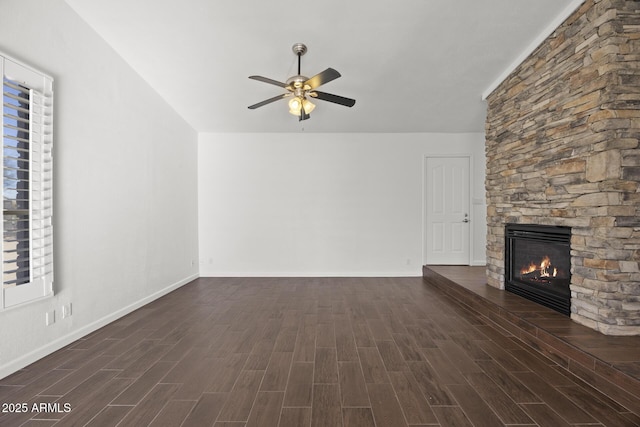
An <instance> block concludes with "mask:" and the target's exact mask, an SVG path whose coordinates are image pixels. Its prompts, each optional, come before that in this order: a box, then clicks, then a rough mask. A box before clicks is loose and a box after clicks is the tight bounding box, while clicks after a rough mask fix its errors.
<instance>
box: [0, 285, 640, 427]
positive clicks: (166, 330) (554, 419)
mask: <svg viewBox="0 0 640 427" xmlns="http://www.w3.org/2000/svg"><path fill="white" fill-rule="evenodd" d="M0 402H2V403H3V408H6V411H5V413H2V414H0V425H1V426H11V427H13V426H21V425H25V426H54V425H55V426H64V427H67V426H84V425H89V426H116V425H117V426H147V425H150V426H198V427H201V426H214V427H244V426H246V427H249V426H259V427H270V426H273V427H276V426H282V427H311V426H313V427H336V426H343V427H367V426H375V427H403V426H415V427H417V426H491V427H494V426H499V425H513V426H516V425H517V426H536V425H537V426H585V425H588V426H604V425H606V426H637V425H640V417H638V415H636V414H634V413H633V412H632V411H631V410H629V409H628V408H625V407H624V406H623V405H621V404H620V403H617V402H615V401H613V400H612V399H610V398H609V397H608V396H607V395H605V394H604V393H601V392H599V391H598V390H596V389H595V388H593V387H590V386H589V385H587V384H585V383H584V382H582V381H580V380H579V379H577V377H574V376H572V375H571V374H569V373H568V372H567V371H566V370H565V369H562V368H561V367H560V366H559V365H558V364H557V363H556V361H554V360H553V359H550V358H546V357H544V356H543V355H542V354H541V353H538V352H536V351H534V350H532V349H531V348H530V347H529V346H527V345H525V344H524V343H523V342H522V341H521V340H519V339H517V338H516V337H515V336H514V335H513V334H512V333H511V332H508V331H507V330H506V329H503V328H501V327H500V326H498V325H497V324H496V323H494V322H492V321H490V320H489V319H488V318H487V317H486V316H483V315H481V314H479V313H478V312H476V311H474V310H470V309H465V307H464V306H461V305H459V304H457V303H456V302H455V301H454V300H453V299H451V297H450V296H448V295H446V294H445V293H444V292H442V291H440V290H438V289H437V288H436V287H432V286H428V285H427V284H425V283H424V282H423V279H422V278H421V277H416V278H305V279H296V278H284V279H279V278H266V279H265V278H243V279H239V278H235V279H224V278H215V279H212V278H202V279H198V280H196V281H194V282H192V283H190V284H188V285H186V286H184V287H182V288H180V289H178V290H177V291H175V292H173V293H171V294H169V295H167V296H165V297H163V298H161V299H159V300H157V301H155V302H153V303H151V304H149V305H147V306H145V307H143V308H141V309H139V310H137V311H135V312H133V313H131V314H130V315H128V316H126V317H124V318H122V319H120V320H118V321H116V322H114V323H112V324H110V325H108V326H106V327H104V328H102V329H100V330H98V331H96V332H94V333H93V334H91V335H89V336H87V337H85V338H84V339H81V340H79V341H77V342H75V343H73V344H72V345H70V346H68V347H66V348H64V349H62V350H60V351H58V352H56V353H54V354H52V355H50V356H48V357H46V358H44V359H42V360H40V361H39V362H37V363H35V364H33V365H31V366H29V367H27V368H25V369H24V370H21V371H19V372H17V373H15V374H14V375H11V376H10V377H7V378H5V379H3V380H0ZM11 404H25V405H26V408H22V406H20V407H16V406H15V405H14V406H10V405H11ZM34 404H36V406H35V407H34V406H33V405H34ZM9 409H10V410H9ZM18 409H25V410H24V411H21V412H20V411H18ZM40 409H42V410H40Z"/></svg>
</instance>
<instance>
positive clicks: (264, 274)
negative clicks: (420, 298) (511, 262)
mask: <svg viewBox="0 0 640 427" xmlns="http://www.w3.org/2000/svg"><path fill="white" fill-rule="evenodd" d="M421 269H422V266H421V267H420V270H419V271H415V272H407V271H400V272H389V271H380V272H371V271H367V272H351V271H341V272H321V273H319V272H309V271H300V272H290V271H282V272H273V271H269V272H246V271H223V272H219V271H217V272H215V273H207V272H200V277H420V276H422V270H421Z"/></svg>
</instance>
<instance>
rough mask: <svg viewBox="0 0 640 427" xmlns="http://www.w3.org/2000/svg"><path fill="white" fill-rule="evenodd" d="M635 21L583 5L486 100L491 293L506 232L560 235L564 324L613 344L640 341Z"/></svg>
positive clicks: (501, 268)
mask: <svg viewBox="0 0 640 427" xmlns="http://www.w3.org/2000/svg"><path fill="white" fill-rule="evenodd" d="M638 22H640V6H639V4H638V2H635V1H624V0H586V1H585V2H584V3H583V4H582V6H580V7H579V9H578V10H576V11H575V12H574V13H573V15H572V16H570V17H569V18H568V19H567V20H566V21H565V22H564V23H563V24H562V25H561V26H560V27H558V29H556V31H555V32H554V33H553V34H552V35H550V36H549V37H548V38H547V39H546V40H545V41H544V42H543V43H542V44H541V45H540V46H538V48H537V49H536V50H535V51H534V52H533V53H532V54H531V55H530V56H529V58H527V59H526V60H525V61H524V62H523V63H522V64H520V65H519V66H518V68H517V69H516V70H514V72H513V73H511V75H510V76H509V77H507V78H506V79H505V80H504V81H503V82H502V83H501V84H500V86H498V87H497V88H496V89H495V90H494V91H493V92H492V93H491V94H490V95H489V96H488V98H487V101H488V107H487V121H486V155H487V178H486V189H487V225H488V230H487V280H488V283H489V284H490V285H492V286H495V287H498V288H501V289H504V287H505V275H506V274H507V271H506V269H505V252H506V250H505V233H506V231H505V229H506V226H507V224H523V225H529V224H538V225H546V226H561V227H567V228H569V229H570V230H571V237H570V270H571V271H570V272H571V275H570V279H569V280H570V285H569V286H570V313H571V318H572V319H574V320H575V321H576V322H578V323H581V324H584V325H586V326H589V327H591V328H593V329H596V330H598V331H601V332H602V333H604V334H610V335H640V146H639V142H640V54H639V52H640V27H639V26H638ZM509 274H511V273H509Z"/></svg>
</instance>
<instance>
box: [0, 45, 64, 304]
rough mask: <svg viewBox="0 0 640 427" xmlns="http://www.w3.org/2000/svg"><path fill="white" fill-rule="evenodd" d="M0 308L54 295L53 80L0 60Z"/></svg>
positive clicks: (18, 65) (16, 63)
mask: <svg viewBox="0 0 640 427" xmlns="http://www.w3.org/2000/svg"><path fill="white" fill-rule="evenodd" d="M0 61H1V62H0V71H2V147H3V174H2V216H3V218H2V219H3V220H2V237H3V244H2V273H3V278H2V301H1V302H2V304H1V307H2V308H7V307H11V306H14V305H17V304H21V303H24V302H27V301H30V300H33V299H36V298H40V297H43V296H46V295H49V294H51V293H52V292H53V230H52V214H53V197H52V196H53V189H52V178H53V170H52V165H53V162H52V146H53V133H52V130H53V121H52V119H53V117H52V113H53V87H52V85H53V81H52V79H51V78H50V77H48V76H46V75H44V74H42V73H39V72H37V71H35V70H33V69H31V68H29V67H27V66H25V65H22V64H19V63H18V62H16V61H14V60H11V59H9V58H6V57H3V56H0Z"/></svg>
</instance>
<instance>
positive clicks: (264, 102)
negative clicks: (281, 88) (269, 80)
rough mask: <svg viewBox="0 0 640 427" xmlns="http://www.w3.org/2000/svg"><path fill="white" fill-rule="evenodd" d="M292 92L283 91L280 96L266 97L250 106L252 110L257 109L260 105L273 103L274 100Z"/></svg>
mask: <svg viewBox="0 0 640 427" xmlns="http://www.w3.org/2000/svg"><path fill="white" fill-rule="evenodd" d="M289 95H290V94H288V93H283V94H282V95H278V96H274V97H273V98H269V99H265V100H264V101H262V102H258V103H257V104H253V105H250V106H249V109H250V110H255V109H256V108H258V107H262V106H263V105H267V104H271V103H272V102H276V101H278V100H280V99H282V98H286V97H287V96H289Z"/></svg>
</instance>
